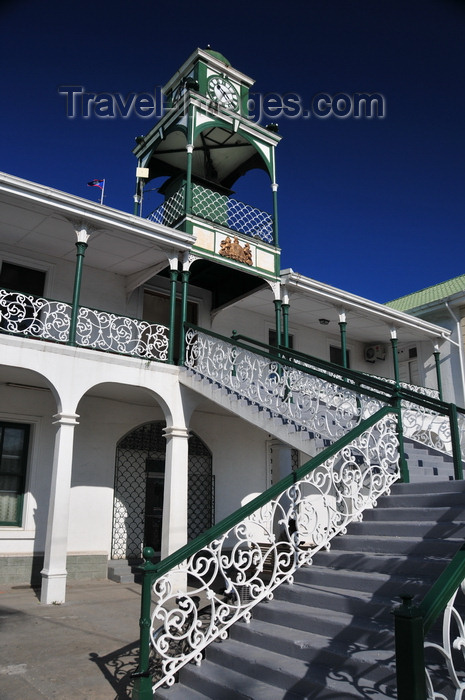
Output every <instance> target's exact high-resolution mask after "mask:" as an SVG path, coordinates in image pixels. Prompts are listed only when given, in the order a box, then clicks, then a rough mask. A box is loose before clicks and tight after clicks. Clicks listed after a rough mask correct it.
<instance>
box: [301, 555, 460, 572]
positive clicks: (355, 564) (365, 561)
mask: <svg viewBox="0 0 465 700" xmlns="http://www.w3.org/2000/svg"><path fill="white" fill-rule="evenodd" d="M450 559H451V557H443V558H438V557H434V556H433V557H426V558H422V557H417V556H415V557H414V556H409V557H407V556H405V555H397V554H396V555H392V554H386V553H384V554H377V553H376V552H374V553H372V554H367V553H366V552H364V551H347V552H343V551H338V550H337V549H333V550H330V551H329V552H318V555H316V557H315V561H316V562H318V565H320V566H325V565H326V566H328V567H331V568H332V569H337V570H338V569H353V570H356V571H358V572H364V573H366V574H368V573H372V572H377V573H381V574H388V573H391V574H392V575H396V576H411V575H418V576H422V578H427V579H431V578H433V579H434V578H436V577H437V576H439V574H440V573H441V572H442V571H443V570H444V568H445V567H446V565H447V564H448V562H449V561H450Z"/></svg>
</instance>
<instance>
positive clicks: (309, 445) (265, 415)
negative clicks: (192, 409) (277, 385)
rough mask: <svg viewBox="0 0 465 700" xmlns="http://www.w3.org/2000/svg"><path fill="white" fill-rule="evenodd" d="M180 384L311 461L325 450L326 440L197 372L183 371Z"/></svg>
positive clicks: (181, 371) (180, 374) (180, 373)
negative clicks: (324, 443)
mask: <svg viewBox="0 0 465 700" xmlns="http://www.w3.org/2000/svg"><path fill="white" fill-rule="evenodd" d="M179 381H180V383H181V384H183V385H184V386H186V387H188V388H189V389H192V391H195V392H196V393H198V394H201V395H202V396H204V397H205V398H207V399H209V400H210V401H213V402H214V403H215V404H217V405H218V406H221V407H222V408H225V409H226V410H228V411H231V413H233V414H234V415H236V416H238V417H239V418H242V419H243V420H245V421H247V422H248V423H250V424H251V425H254V426H255V427H257V428H261V429H262V430H264V431H265V432H267V433H269V434H270V435H272V436H273V437H275V438H278V440H281V442H284V443H286V444H287V445H289V446H290V447H294V448H295V449H297V450H300V451H301V452H303V453H304V454H305V455H307V456H308V457H309V458H310V457H314V456H315V455H316V454H317V453H318V452H319V451H320V450H321V447H322V446H323V442H322V440H321V439H320V440H318V439H317V438H315V435H314V433H312V432H310V431H309V430H307V429H306V428H305V427H304V426H300V425H296V424H295V423H293V422H292V421H291V420H289V419H288V418H284V417H282V416H280V415H279V414H277V413H275V412H272V411H269V410H268V409H266V408H262V407H261V406H258V405H257V404H253V403H252V402H251V401H249V400H248V399H246V398H245V397H243V396H241V395H240V394H238V393H236V392H234V391H231V390H229V389H227V388H226V387H224V386H223V385H221V384H219V383H217V382H214V381H212V380H210V379H208V378H207V377H204V376H203V375H201V374H199V373H197V372H194V371H192V370H186V369H181V370H180V372H179Z"/></svg>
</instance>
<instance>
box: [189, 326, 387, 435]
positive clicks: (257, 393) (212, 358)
mask: <svg viewBox="0 0 465 700" xmlns="http://www.w3.org/2000/svg"><path fill="white" fill-rule="evenodd" d="M185 365H186V367H187V368H188V369H189V370H191V371H192V372H196V373H197V374H199V375H200V376H201V377H204V378H207V379H208V380H209V381H211V382H215V383H217V384H218V385H219V386H221V387H224V388H225V389H227V390H228V391H231V392H234V393H236V394H237V395H238V396H240V397H241V398H245V399H247V400H248V401H249V403H250V404H252V405H256V406H258V407H259V408H262V409H267V410H268V411H270V412H271V414H272V415H273V416H275V417H279V418H281V419H283V420H285V421H287V422H289V423H293V424H294V425H296V426H298V427H300V428H303V429H305V430H307V431H309V432H311V433H313V435H316V436H317V437H319V438H325V439H330V440H331V441H334V440H336V439H337V438H339V437H341V436H342V435H344V434H346V433H347V432H348V431H349V430H352V428H355V427H356V426H357V425H358V424H359V423H360V422H361V421H362V420H364V419H365V418H367V417H369V416H370V415H372V414H373V413H375V412H376V411H377V410H379V409H380V408H381V407H382V406H385V405H386V404H387V403H388V402H389V394H387V393H386V392H385V391H384V392H379V391H376V390H372V389H370V388H368V387H366V388H364V389H363V391H358V390H357V389H356V387H354V385H353V384H350V383H348V382H347V381H345V380H344V379H343V378H342V376H337V375H336V374H332V375H331V378H329V375H328V374H324V373H322V372H321V371H317V370H315V369H314V368H312V369H310V368H308V367H305V366H303V365H296V363H294V362H290V361H287V360H286V359H281V358H277V357H276V356H274V355H272V354H270V353H266V352H264V351H262V352H260V353H258V352H255V351H254V350H253V348H251V347H250V346H246V345H244V344H242V343H240V342H238V341H236V340H228V339H226V338H224V337H222V336H220V335H218V334H215V333H211V332H206V331H202V330H201V329H199V328H196V327H189V328H188V330H187V332H186V359H185Z"/></svg>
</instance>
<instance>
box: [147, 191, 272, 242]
mask: <svg viewBox="0 0 465 700" xmlns="http://www.w3.org/2000/svg"><path fill="white" fill-rule="evenodd" d="M185 211H186V185H183V186H182V187H181V188H180V189H179V190H178V191H177V192H175V193H174V194H173V195H171V197H168V199H166V201H165V202H163V203H162V204H160V206H158V207H157V208H156V209H154V211H153V212H152V213H151V214H149V216H148V217H147V219H148V220H149V221H153V222H155V223H157V224H164V225H165V226H175V225H176V223H177V222H178V221H179V220H180V219H181V218H182V216H183V215H184V214H185ZM191 213H192V214H193V215H194V216H198V217H199V218H201V219H205V220H206V221H212V222H213V223H215V224H220V225H221V226H224V227H225V228H228V229H230V230H231V231H237V232H238V233H242V234H245V235H246V236H250V237H251V238H259V239H260V240H262V241H264V242H265V243H271V244H272V245H273V244H274V231H273V218H272V216H271V214H268V213H267V212H264V211H262V210H261V209H256V208H255V207H251V206H250V205H249V204H244V203H243V202H239V201H238V200H237V199H232V198H231V197H227V196H226V195H224V194H221V193H220V192H214V191H213V190H210V189H208V188H206V187H202V186H200V185H197V184H195V183H194V184H193V185H192V210H191Z"/></svg>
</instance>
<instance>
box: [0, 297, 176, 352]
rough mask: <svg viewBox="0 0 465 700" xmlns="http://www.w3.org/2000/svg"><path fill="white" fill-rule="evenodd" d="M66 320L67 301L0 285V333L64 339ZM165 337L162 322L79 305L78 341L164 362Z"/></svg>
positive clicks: (68, 319) (67, 330) (65, 335)
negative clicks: (54, 299)
mask: <svg viewBox="0 0 465 700" xmlns="http://www.w3.org/2000/svg"><path fill="white" fill-rule="evenodd" d="M70 323H71V305H70V304H67V303H66V302H64V301H53V300H50V299H44V298H43V297H36V296H34V295H32V294H23V293H21V292H9V291H7V290H5V289H0V330H1V331H2V332H4V333H11V334H14V335H23V336H27V337H34V338H40V339H41V340H51V341H54V342H59V343H66V342H68V340H69V331H70ZM168 338H169V336H168V329H167V328H166V327H165V326H162V325H159V324H153V323H148V322H147V321H140V320H137V319H133V318H129V317H127V316H118V315H116V314H112V313H109V312H107V311H96V310H95V309H88V308H86V307H84V306H81V307H80V308H79V312H78V319H77V328H76V343H77V344H78V345H82V346H84V347H89V348H94V349H96V350H106V351H108V352H115V353H119V354H124V355H136V356H137V357H142V358H146V359H149V360H158V361H160V362H164V361H166V360H167V358H168Z"/></svg>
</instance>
